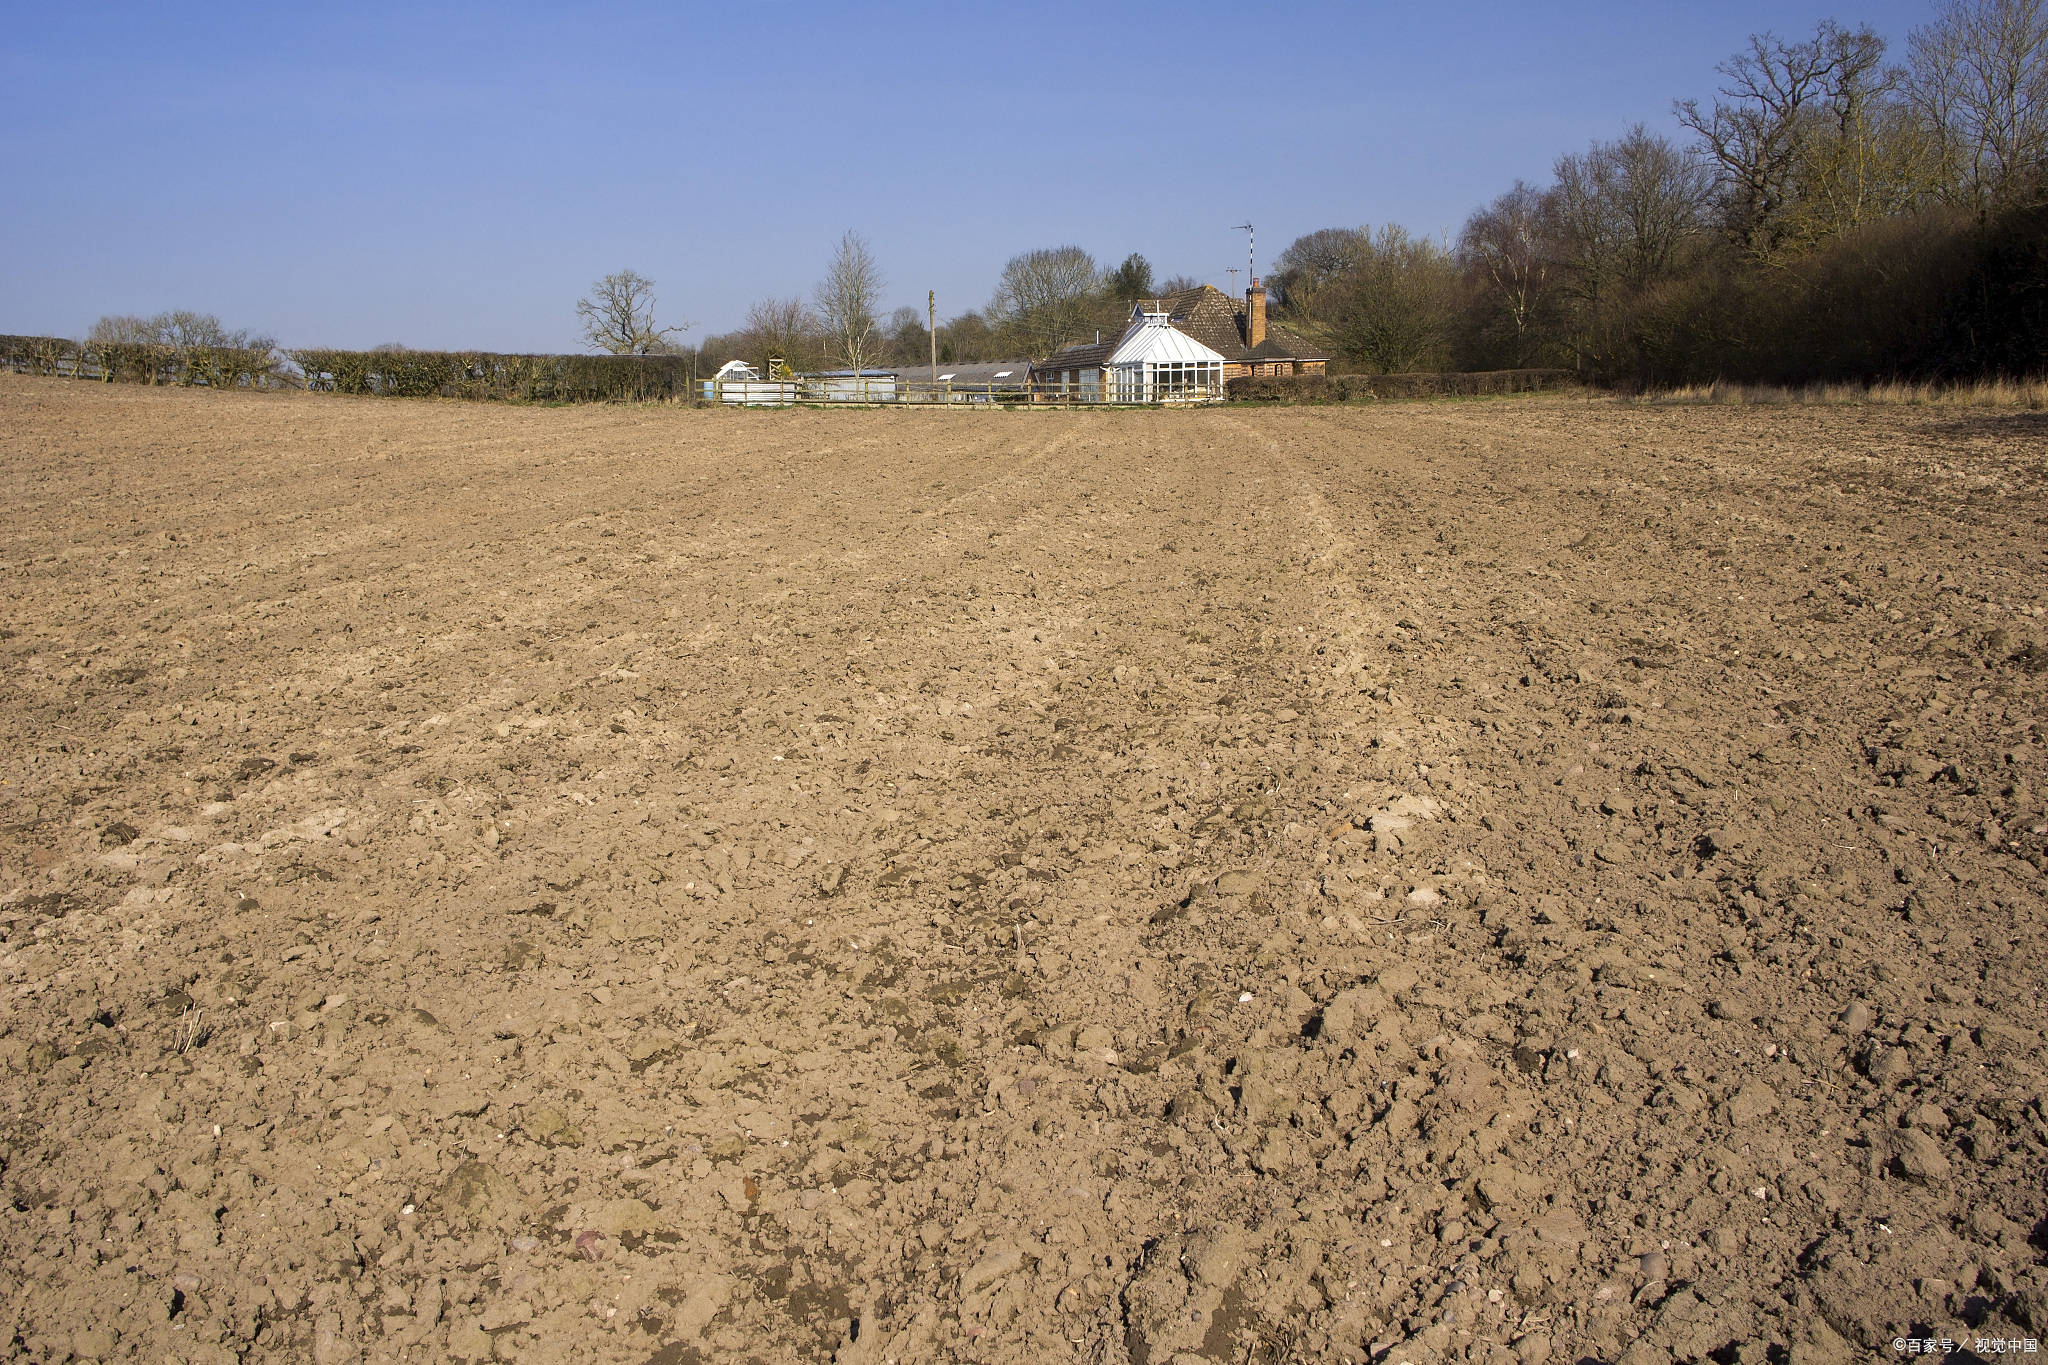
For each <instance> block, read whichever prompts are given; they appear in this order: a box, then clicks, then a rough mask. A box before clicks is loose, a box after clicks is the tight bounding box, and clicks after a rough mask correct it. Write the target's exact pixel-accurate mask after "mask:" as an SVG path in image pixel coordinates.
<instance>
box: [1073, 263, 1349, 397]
mask: <svg viewBox="0 0 2048 1365" xmlns="http://www.w3.org/2000/svg"><path fill="white" fill-rule="evenodd" d="M1160 326H1164V327H1166V328H1167V329H1169V330H1170V331H1172V332H1174V333H1177V334H1178V335H1179V336H1180V337H1183V338H1185V339H1186V340H1187V341H1189V342H1192V343H1193V345H1194V346H1195V347H1196V348H1198V349H1199V350H1200V351H1201V352H1202V353H1203V354H1202V355H1200V356H1196V355H1195V354H1193V353H1192V352H1191V353H1190V354H1189V355H1188V356H1186V357H1179V356H1175V357H1171V358H1166V357H1164V356H1163V354H1162V357H1161V358H1162V359H1165V361H1166V363H1168V364H1172V363H1176V362H1178V363H1180V364H1189V363H1200V364H1203V365H1209V364H1214V365H1216V366H1218V367H1219V369H1218V371H1217V373H1218V374H1219V375H1220V379H1221V380H1231V379H1237V378H1241V377H1243V376H1245V375H1254V374H1258V375H1287V374H1321V373H1323V370H1324V367H1325V366H1326V365H1328V364H1329V360H1330V357H1329V356H1328V355H1327V354H1325V353H1324V352H1322V351H1321V350H1319V349H1317V348H1316V347H1314V346H1311V345H1310V344H1309V343H1308V342H1306V341H1304V340H1302V338H1300V337H1299V336H1297V335H1295V334H1294V333H1293V332H1291V331H1289V330H1288V329H1287V328H1285V327H1281V326H1278V325H1276V324H1273V323H1269V322H1268V321H1267V320H1266V287H1265V285H1264V284H1262V283H1260V282H1259V281H1258V280H1257V279H1254V280H1253V281H1252V287H1251V288H1250V289H1247V290H1246V291H1245V298H1244V303H1243V305H1242V306H1241V307H1240V306H1236V305H1234V304H1233V303H1232V301H1231V298H1230V296H1229V295H1228V294H1226V293H1224V292H1223V291H1222V290H1220V289H1218V288H1216V287H1215V286H1214V285H1207V284H1205V285H1202V286H1201V287H1199V288H1196V289H1183V290H1181V291H1180V292H1179V293H1176V294H1168V295H1166V296H1165V297H1163V298H1158V299H1140V300H1138V301H1137V303H1136V304H1134V305H1133V306H1132V308H1131V326H1130V327H1129V328H1128V329H1127V330H1126V331H1125V332H1124V334H1123V335H1122V336H1120V337H1118V338H1117V339H1116V340H1114V341H1094V342H1085V343H1083V344H1081V345H1078V346H1069V347H1067V348H1066V349H1065V350H1062V351H1056V352H1054V353H1053V354H1052V355H1050V356H1047V357H1046V358H1045V359H1044V360H1041V361H1039V362H1038V365H1037V366H1036V377H1037V380H1038V382H1039V383H1040V384H1059V385H1063V386H1067V385H1070V386H1072V388H1073V390H1074V391H1075V392H1076V393H1079V394H1088V395H1093V394H1097V393H1106V394H1107V396H1108V397H1109V398H1110V400H1111V401H1115V402H1139V403H1143V402H1154V401H1158V398H1160V397H1165V396H1166V395H1167V393H1169V392H1177V390H1168V389H1160V390H1158V391H1157V395H1156V396H1154V395H1155V391H1154V389H1152V388H1142V387H1139V386H1135V385H1134V383H1133V380H1132V372H1131V370H1130V368H1129V367H1130V366H1131V365H1132V364H1133V363H1134V362H1137V363H1143V361H1142V360H1141V359H1140V358H1139V357H1137V356H1134V355H1132V354H1129V353H1126V351H1125V348H1127V347H1129V346H1131V345H1132V344H1133V343H1139V344H1140V345H1141V346H1143V347H1146V348H1149V349H1153V350H1158V349H1160V348H1161V347H1163V346H1168V345H1172V344H1174V343H1170V342H1168V341H1167V340H1166V338H1164V337H1161V336H1158V335H1152V336H1150V337H1147V336H1146V333H1147V330H1148V328H1150V329H1153V330H1154V331H1155V332H1156V329H1157V328H1158V327H1160ZM1119 357H1121V361H1122V364H1123V365H1124V367H1125V368H1124V370H1123V371H1122V373H1121V377H1119V371H1118V369H1117V365H1118V361H1119ZM1184 373H1185V372H1184V371H1169V375H1170V376H1173V377H1172V378H1171V379H1170V380H1169V382H1171V383H1174V384H1178V383H1180V382H1181V380H1180V379H1179V378H1178V376H1179V375H1181V374H1184ZM1205 382H1206V373H1205ZM1140 392H1143V393H1144V394H1145V395H1146V396H1144V397H1139V396H1137V394H1138V393H1140ZM1125 393H1130V394H1131V395H1132V396H1131V397H1128V398H1126V397H1123V396H1122V395H1123V394H1125Z"/></svg>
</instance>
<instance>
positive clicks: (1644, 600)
mask: <svg viewBox="0 0 2048 1365" xmlns="http://www.w3.org/2000/svg"><path fill="white" fill-rule="evenodd" d="M2044 448H2048V442H2044V429H2043V427H2042V426H2041V425H2040V423H2039V422H2038V420H2037V419H2036V418H2035V417H2033V416H2031V415H2027V414H2016V415H2004V414H1962V413H1954V412H1944V411H1940V410H1932V409H1888V408H1876V407H1870V408H1846V409H1837V408H1800V407H1787V408H1771V409H1757V408H1720V407H1669V408H1650V407H1641V406H1630V405H1626V404H1619V403H1612V402H1605V401H1592V402H1588V401H1584V400H1578V399H1574V400H1557V399H1531V400H1526V401H1514V402H1507V401H1503V402H1496V403H1487V404H1473V405H1451V406H1388V407H1380V408H1369V409H1349V408H1344V409H1340V408H1326V409H1310V408H1302V409H1256V410H1243V409H1235V410H1234V409H1230V408H1222V409H1212V410H1204V411H1192V412H1163V413H1145V412H1112V413H1088V412H1055V413H1009V414H991V413H951V412H938V413H914V414H913V413H894V412H880V413H869V412H860V413H852V412H810V411H799V412H780V413H753V412H697V411H687V410H681V411H679V410H670V409H616V408H577V409H553V410H549V409H523V408H499V407H490V406H482V405H471V404H464V405H456V404H440V403H407V402H386V401H376V400H364V401H350V400H338V399H333V398H323V397H318V396H307V395H295V396H261V395H241V394H216V393H207V392H198V391H182V390H181V391H164V390H149V389H143V388H130V387H122V386H113V387H105V386H97V385H91V384H84V383H72V382H67V381H62V380H41V379H24V378H8V377H0V458H4V468H5V478H6V481H7V497H6V499H5V506H4V510H0V528H4V534H0V568H4V572H5V580H6V583H7V585H8V593H7V600H6V604H5V607H4V615H0V627H4V628H0V657H4V659H5V661H6V668H5V671H4V673H0V720H4V726H5V729H6V731H7V733H8V734H9V735H11V736H12V738H13V741H14V742H13V743H12V744H11V745H10V746H9V750H8V752H7V754H6V757H5V761H4V764H0V825H4V827H5V838H4V840H0V1200H4V1202H0V1313H4V1315H5V1323H4V1332H5V1333H6V1338H7V1339H9V1340H11V1343H12V1345H11V1348H10V1349H11V1355H10V1356H9V1358H12V1359H27V1360H37V1361H61V1360H66V1359H83V1360H123V1359H144V1360H181V1361H188V1362H228V1361H233V1360H246V1361H273V1360H274V1361H300V1360H307V1359H311V1360H315V1361H318V1362H321V1365H334V1363H335V1362H345V1361H363V1362H387V1361H390V1362H395V1361H428V1360H443V1359H452V1360H472V1361H475V1360H483V1359H487V1358H489V1359H502V1360H521V1361H533V1362H554V1361H563V1362H568V1361H577V1362H583V1361H589V1362H599V1361H602V1362H614V1361H616V1362H631V1363H632V1365H641V1362H646V1363H647V1365H657V1363H659V1365H682V1362H691V1361H708V1360H713V1359H721V1360H722V1359H748V1360H761V1361H797V1360H804V1361H823V1360H838V1361H871V1362H882V1361H905V1362H907V1361H933V1360H974V1361H991V1362H993V1361H1044V1360H1066V1359H1073V1360H1085V1361H1091V1362H1107V1361H1117V1362H1123V1361H1129V1362H1133V1363H1134V1365H1164V1363H1165V1362H1169V1361H1170V1362H1177V1363H1178V1365H1188V1362H1193V1361H1233V1362H1242V1361H1260V1362H1266V1361H1278V1360H1295V1359H1300V1360H1310V1359H1314V1360H1332V1361H1336V1360H1344V1361H1364V1360H1367V1359H1372V1360H1381V1359H1384V1360H1387V1361H1389V1362H1395V1361H1412V1362H1418V1365H1420V1363H1421V1362H1431V1361H1448V1360H1464V1361H1485V1362H1503V1363H1505V1362H1509V1361H1513V1362H1516V1365H1542V1362H1545V1361H1552V1360H1555V1361H1560V1362H1562V1361H1584V1360H1597V1361H1625V1362H1628V1365H1661V1363H1662V1362H1667V1361H1702V1360H1709V1359H1711V1360H1714V1361H1717V1362H1721V1365H1728V1363H1729V1362H1733V1361H1740V1362H1743V1363H1744V1365H1756V1363H1757V1362H1762V1361H1765V1360H1771V1361H1778V1360H1784V1359H1790V1360H1792V1361H1799V1362H1804V1361H1832V1360H1844V1361H1846V1360H1852V1359H1867V1358H1869V1356H1870V1355H1871V1354H1874V1353H1878V1352H1883V1353H1885V1354H1887V1355H1890V1354H1892V1353H1893V1348H1892V1346H1891V1342H1892V1340H1893V1339H1894V1338H1895V1337H1911V1338H1915V1339H1918V1338H1922V1337H1926V1336H1947V1337H1953V1338H1957V1339H1960V1340H1963V1341H1964V1342H1965V1345H1966V1346H1969V1345H1970V1344H1971V1343H1973V1342H1974V1341H1976V1340H1977V1339H1978V1338H2011V1337H2018V1336H2021V1335H2033V1336H2036V1337H2038V1336H2039V1335H2041V1334H2042V1333H2043V1330H2044V1329H2048V1271H2044V1264H2043V1249H2044V1234H2048V1225H2044V1224H2043V1222H2042V1217H2043V1192H2044V1186H2043V1178H2044V1170H2048V1118H2044V1114H2043V1103H2044V1100H2043V1075H2044V1065H2043V1052H2042V1047H2043V1035H2042V1027H2043V1022H2044V1015H2043V1009H2042V1001H2041V988H2042V981H2043V968H2042V962H2043V958H2042V947H2043V938H2044V934H2043V913H2042V911H2043V901H2042V891H2043V887H2044V878H2043V871H2042V869H2043V868H2044V867H2048V814H2044V810H2043V805H2042V796H2041V792H2042V789H2043V784H2044V781H2048V772H2044V763H2043V748H2042V735H2041V725H2042V715H2043V704H2042V703H2043V695H2042V694H2043V687H2044V669H2048V643H2044V638H2043V629H2042V620H2041V616H2042V610H2043V609H2042V606H2041V604H2042V603H2043V602H2044V600H2048V596H2044V593H2043V586H2044V576H2048V575H2044V562H2043V546H2042V534H2041V526H2042V525H2043V521H2044V504H2043V498H2042V492H2043V483H2044V476H2048V459H2044ZM1975 1349H1976V1350H1978V1351H1980V1352H1984V1351H1988V1350H1989V1348H1988V1347H1985V1346H1978V1347H1975Z"/></svg>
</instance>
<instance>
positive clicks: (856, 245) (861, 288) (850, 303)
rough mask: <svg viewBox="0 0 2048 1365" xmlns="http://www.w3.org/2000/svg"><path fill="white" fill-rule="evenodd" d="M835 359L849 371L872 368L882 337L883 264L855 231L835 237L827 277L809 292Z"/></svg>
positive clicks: (878, 358) (882, 344) (881, 348)
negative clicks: (814, 301) (837, 241)
mask: <svg viewBox="0 0 2048 1365" xmlns="http://www.w3.org/2000/svg"><path fill="white" fill-rule="evenodd" d="M812 296H813V297H814V298H815V299H816V301H817V304H818V316H819V318H820V320H821V321H822V322H823V324H824V329H825V337H826V342H827V344H828V345H829V346H830V347H831V349H832V352H833V358H834V359H836V360H838V361H839V362H840V363H841V364H843V365H845V366H846V368H847V369H849V370H866V369H871V368H873V366H874V365H875V363H876V362H877V361H879V360H880V359H881V358H882V351H883V348H884V346H885V344H886V339H885V338H884V336H883V335H882V324H881V320H880V317H879V314H880V311H881V307H882V267H881V265H880V264H879V263H878V262H877V261H876V260H875V254H874V252H872V251H870V250H869V249H868V244H867V243H866V242H865V241H863V240H862V239H861V235H860V234H859V233H857V232H848V233H847V234H846V235H845V236H844V237H841V238H840V239H839V246H838V248H837V249H836V250H835V251H833V253H832V264H831V265H830V266H829V267H828V268H827V269H826V272H825V278H824V279H822V280H820V281H819V282H818V286H817V288H816V289H815V290H813V291H812Z"/></svg>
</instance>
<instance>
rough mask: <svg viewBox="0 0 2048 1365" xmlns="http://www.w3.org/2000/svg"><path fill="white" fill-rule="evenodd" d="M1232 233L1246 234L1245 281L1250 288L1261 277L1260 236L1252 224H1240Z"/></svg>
mask: <svg viewBox="0 0 2048 1365" xmlns="http://www.w3.org/2000/svg"><path fill="white" fill-rule="evenodd" d="M1231 231H1232V232H1242V233H1244V234H1245V239H1244V280H1245V284H1246V285H1247V286H1250V284H1251V283H1252V281H1254V280H1256V279H1257V278H1258V277H1259V273H1258V272H1259V261H1258V256H1259V234H1258V232H1257V231H1256V230H1254V229H1253V227H1252V225H1251V224H1250V223H1239V224H1238V225H1237V226H1236V227H1234V228H1232V229H1231ZM1232 287H1233V288H1234V287H1235V286H1234V285H1233V286H1232Z"/></svg>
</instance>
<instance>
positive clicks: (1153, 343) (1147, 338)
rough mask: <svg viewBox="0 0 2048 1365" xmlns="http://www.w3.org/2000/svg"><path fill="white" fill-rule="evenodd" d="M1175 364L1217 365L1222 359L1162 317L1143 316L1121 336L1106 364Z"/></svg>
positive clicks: (1151, 314)
mask: <svg viewBox="0 0 2048 1365" xmlns="http://www.w3.org/2000/svg"><path fill="white" fill-rule="evenodd" d="M1175 362H1182V363H1199V364H1209V365H1220V364H1222V363H1223V357H1222V356H1221V355H1220V354H1218V353H1217V352H1215V351H1213V350H1211V349H1209V348H1208V347H1207V346H1204V345H1203V344H1202V343H1201V342H1199V341H1197V340H1195V339H1194V338H1193V337H1191V336H1189V335H1188V334H1187V333H1186V332H1183V331H1181V330H1180V329H1179V328H1177V327H1175V326H1174V325H1173V323H1172V322H1171V320H1169V319H1168V317H1167V316H1166V314H1164V313H1147V314H1145V315H1144V318H1143V320H1142V321H1140V322H1139V323H1138V324H1137V325H1136V326H1134V327H1132V328H1131V330H1130V331H1128V332H1126V333H1124V339H1123V340H1122V342H1120V343H1118V345H1117V348H1116V352H1115V354H1113V355H1111V356H1110V358H1109V363H1110V364H1111V365H1112V366H1115V365H1139V364H1146V365H1170V364H1173V363H1175Z"/></svg>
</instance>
